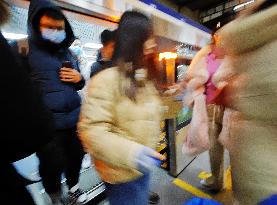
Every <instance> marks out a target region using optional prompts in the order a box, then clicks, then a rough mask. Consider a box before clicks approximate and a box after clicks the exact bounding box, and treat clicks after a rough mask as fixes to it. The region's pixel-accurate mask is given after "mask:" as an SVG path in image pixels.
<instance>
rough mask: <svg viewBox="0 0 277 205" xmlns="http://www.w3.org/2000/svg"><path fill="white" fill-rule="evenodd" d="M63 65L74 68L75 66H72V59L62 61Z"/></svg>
mask: <svg viewBox="0 0 277 205" xmlns="http://www.w3.org/2000/svg"><path fill="white" fill-rule="evenodd" d="M62 67H63V68H72V67H73V66H72V63H71V61H64V62H62Z"/></svg>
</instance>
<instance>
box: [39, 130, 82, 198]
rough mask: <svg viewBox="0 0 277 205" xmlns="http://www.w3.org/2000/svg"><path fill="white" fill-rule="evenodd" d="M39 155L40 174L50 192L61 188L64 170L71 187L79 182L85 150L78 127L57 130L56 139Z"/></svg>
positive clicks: (47, 190) (55, 191)
mask: <svg viewBox="0 0 277 205" xmlns="http://www.w3.org/2000/svg"><path fill="white" fill-rule="evenodd" d="M37 155H38V158H39V160H40V165H39V172H40V176H41V178H42V183H43V186H44V188H45V190H46V192H47V193H48V194H51V193H57V192H59V191H60V190H61V174H62V173H63V172H64V173H65V177H66V179H67V181H66V182H67V185H68V187H69V188H71V187H73V186H75V185H76V184H77V183H78V180H79V174H80V169H81V165H82V159H83V156H84V152H83V148H82V145H81V143H80V141H79V139H78V137H77V133H76V128H72V129H67V130H57V131H56V136H55V137H54V139H53V140H52V141H51V142H50V143H49V144H48V145H46V146H45V147H44V148H43V149H42V150H41V151H39V152H38V153H37Z"/></svg>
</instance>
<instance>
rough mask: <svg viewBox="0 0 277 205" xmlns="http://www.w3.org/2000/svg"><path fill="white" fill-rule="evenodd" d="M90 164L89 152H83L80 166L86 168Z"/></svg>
mask: <svg viewBox="0 0 277 205" xmlns="http://www.w3.org/2000/svg"><path fill="white" fill-rule="evenodd" d="M90 166H91V158H90V155H89V154H85V156H84V159H83V162H82V168H83V169H88V168H90Z"/></svg>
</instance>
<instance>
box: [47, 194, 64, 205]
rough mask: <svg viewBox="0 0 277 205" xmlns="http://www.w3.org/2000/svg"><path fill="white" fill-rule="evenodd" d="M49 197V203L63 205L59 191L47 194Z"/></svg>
mask: <svg viewBox="0 0 277 205" xmlns="http://www.w3.org/2000/svg"><path fill="white" fill-rule="evenodd" d="M49 197H50V199H51V202H50V204H51V205H65V203H64V201H63V200H62V196H61V193H60V192H58V193H54V194H49Z"/></svg>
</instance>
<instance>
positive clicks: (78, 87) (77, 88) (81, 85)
mask: <svg viewBox="0 0 277 205" xmlns="http://www.w3.org/2000/svg"><path fill="white" fill-rule="evenodd" d="M79 72H80V71H79ZM81 75H82V74H81ZM85 84H86V81H85V79H84V77H83V76H82V80H81V81H80V82H78V83H75V84H74V85H75V88H76V90H81V89H82V88H83V87H84V86H85Z"/></svg>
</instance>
